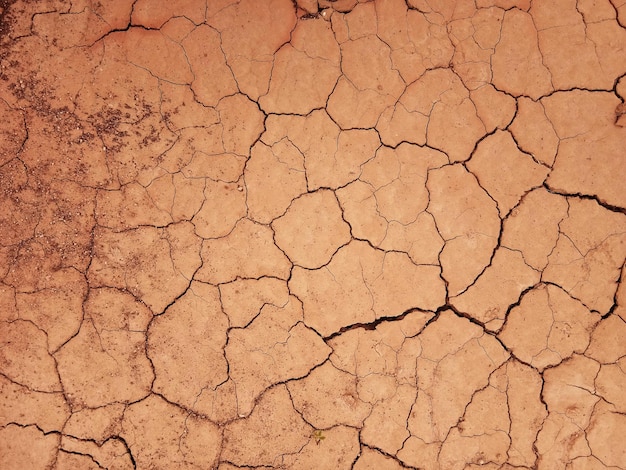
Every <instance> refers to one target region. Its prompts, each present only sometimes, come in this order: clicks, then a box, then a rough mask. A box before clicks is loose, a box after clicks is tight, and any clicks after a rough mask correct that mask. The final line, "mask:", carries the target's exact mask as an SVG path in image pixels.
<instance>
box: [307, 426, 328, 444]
mask: <svg viewBox="0 0 626 470" xmlns="http://www.w3.org/2000/svg"><path fill="white" fill-rule="evenodd" d="M311 437H313V439H315V443H316V444H317V445H320V442H322V441H323V440H324V439H326V436H324V433H323V432H322V430H321V429H316V430H315V431H313V434H312V436H311Z"/></svg>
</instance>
